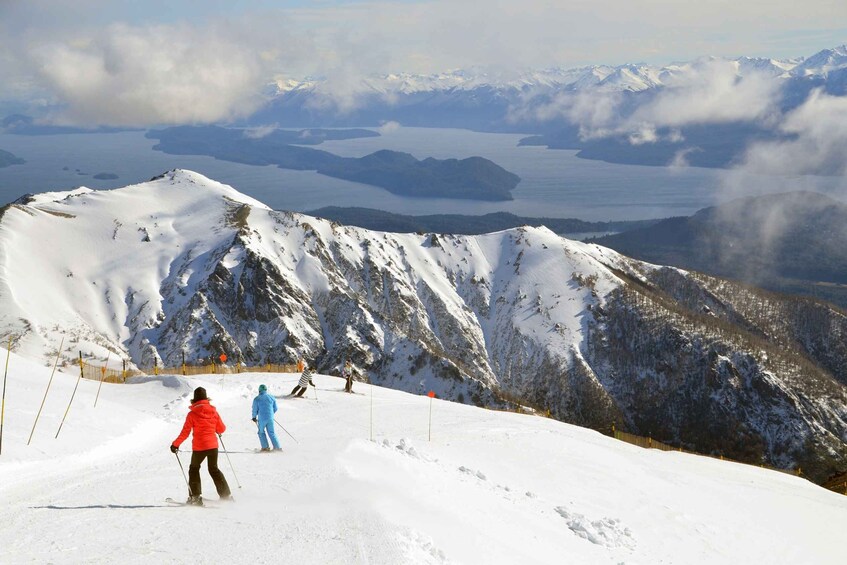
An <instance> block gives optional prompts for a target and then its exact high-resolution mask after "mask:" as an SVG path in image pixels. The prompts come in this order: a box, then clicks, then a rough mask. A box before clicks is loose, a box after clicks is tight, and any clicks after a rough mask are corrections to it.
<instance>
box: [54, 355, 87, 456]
mask: <svg viewBox="0 0 847 565" xmlns="http://www.w3.org/2000/svg"><path fill="white" fill-rule="evenodd" d="M81 380H82V351H80V352H79V378H78V379H77V380H76V386H74V391H73V392H72V393H71V399H70V401H69V402H68V407H67V409H66V410H65V415H64V416H62V421H61V422H60V423H59V429H58V430H56V438H58V437H59V432H61V431H62V426H64V425H65V418H67V417H68V412H70V411H71V404H73V401H74V396H76V389H77V388H79V381H81ZM56 438H53V439H56Z"/></svg>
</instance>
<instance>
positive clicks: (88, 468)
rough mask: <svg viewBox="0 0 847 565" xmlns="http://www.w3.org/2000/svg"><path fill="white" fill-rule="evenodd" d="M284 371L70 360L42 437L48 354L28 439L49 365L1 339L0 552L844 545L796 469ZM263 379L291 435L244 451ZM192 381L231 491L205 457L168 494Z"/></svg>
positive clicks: (596, 556) (709, 551)
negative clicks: (210, 370) (190, 490)
mask: <svg viewBox="0 0 847 565" xmlns="http://www.w3.org/2000/svg"><path fill="white" fill-rule="evenodd" d="M297 378H298V376H297V375H294V374H274V375H270V374H240V375H223V376H222V375H208V376H203V377H195V378H186V377H181V376H159V377H142V378H137V379H134V380H131V382H130V383H128V384H108V383H107V384H103V386H102V390H101V391H100V396H99V399H98V402H97V406H96V407H95V406H94V400H95V397H96V395H97V390H98V383H97V382H96V381H90V380H83V381H81V383H80V384H79V389H78V391H77V392H76V395H75V396H74V400H73V404H72V405H71V407H70V409H69V410H68V412H67V420H66V421H65V423H64V426H63V427H62V430H61V433H60V434H59V436H58V438H56V437H54V436H55V435H56V432H57V430H58V426H59V423H60V421H61V419H62V416H63V414H64V413H65V411H66V410H67V409H68V402H69V400H70V398H71V394H72V391H73V390H74V387H75V385H76V384H77V378H76V376H75V375H74V374H73V373H72V372H68V373H57V374H56V376H55V377H54V379H53V381H52V384H51V386H50V389H49V395H48V396H47V400H46V402H45V403H44V408H43V411H42V412H41V415H40V419H39V421H38V426H37V427H36V428H35V431H34V433H33V438H32V443H31V444H30V445H27V439H28V437H29V435H30V433H31V432H32V429H33V422H34V420H35V416H36V413H37V412H38V410H39V405H40V404H41V401H42V398H43V395H44V391H45V389H46V387H47V385H48V381H49V379H50V367H45V366H43V365H41V364H36V363H33V362H32V361H29V360H27V359H26V358H24V357H21V356H18V355H16V354H12V356H11V360H10V363H9V378H8V383H7V386H6V390H5V393H6V394H5V412H4V429H3V443H2V454H0V522H2V524H3V525H4V526H3V528H0V562H2V563H4V564H5V563H297V564H306V563H319V564H326V563H370V564H374V563H385V564H397V563H485V564H490V563H613V564H619V563H627V564H633V563H643V564H647V563H685V564H691V563H710V564H713V563H769V564H774V563H791V564H796V563H815V564H826V563H832V564H835V563H843V562H844V550H843V547H842V545H841V544H840V543H839V542H840V540H841V539H842V536H843V527H844V524H845V523H847V497H844V496H841V495H838V494H835V493H832V492H829V491H826V490H824V489H822V488H820V487H817V486H815V485H813V484H811V483H809V482H807V481H805V480H803V479H801V478H797V477H794V476H791V475H787V474H783V473H778V472H773V471H768V470H764V469H759V468H757V467H752V466H747V465H740V464H734V463H728V462H723V461H718V460H714V459H710V458H705V457H698V456H693V455H687V454H682V453H676V452H660V451H655V450H645V449H640V448H637V447H634V446H631V445H628V444H625V443H622V442H619V441H616V440H614V439H611V438H608V437H605V436H603V435H600V434H599V433H596V432H593V431H589V430H586V429H582V428H578V427H574V426H570V425H566V424H562V423H559V422H556V421H553V420H549V419H546V418H542V417H538V416H528V415H519V414H512V413H502V412H494V411H488V410H484V409H480V408H474V407H470V406H466V405H461V404H454V403H449V402H444V401H440V400H438V399H435V400H434V401H430V399H429V398H427V397H426V396H418V395H411V394H408V393H404V392H399V391H393V390H388V389H383V388H378V387H373V388H371V387H369V386H368V385H366V384H363V383H356V384H355V385H354V391H355V393H356V394H345V393H344V392H343V391H342V389H343V381H342V380H341V379H338V378H334V377H330V376H322V375H318V376H316V378H315V383H316V385H317V390H315V389H313V388H311V387H310V388H309V391H308V393H307V396H306V397H305V398H300V399H291V398H283V396H284V395H285V394H286V393H288V392H289V391H290V389H291V388H292V387H293V386H294V384H295V382H296V380H297ZM260 383H265V384H267V385H268V387H269V390H270V392H271V393H272V394H274V395H275V396H277V398H278V404H279V412H277V414H276V420H277V421H278V422H279V423H281V424H282V425H283V426H285V429H286V430H287V431H288V432H289V433H290V434H291V435H293V436H294V437H296V438H297V442H296V443H295V441H294V440H292V438H291V437H290V436H289V435H287V434H286V432H285V431H283V430H281V429H279V427H277V434H278V436H279V439H280V441H281V443H282V446H283V452H282V453H255V452H254V450H255V449H256V448H258V447H259V442H258V438H257V437H256V433H255V426H254V424H253V422H251V421H250V416H251V413H250V409H251V402H252V399H253V397H254V395H255V394H256V393H257V389H258V386H259V384H260ZM201 385H202V386H204V387H205V388H206V389H207V390H208V393H209V396H210V397H211V398H212V403H213V404H214V405H216V406H217V407H218V409H219V412H220V414H221V415H222V418H223V420H224V422H225V423H226V424H227V426H228V429H227V431H226V433H224V434H223V440H224V442H225V445H226V447H227V448H228V449H229V453H228V454H226V455H224V454H221V457H220V461H219V464H220V467H221V469H222V470H223V472H224V474H225V475H226V477H227V479H228V481H229V484H230V486H231V488H232V490H233V493H234V496H235V498H236V502H235V503H232V504H229V503H222V502H218V501H217V495H216V494H215V492H214V487H213V484H212V482H211V480H210V478H209V476H208V473H207V472H206V469H205V468H203V469H202V470H201V477H202V478H203V489H204V490H203V495H204V497H205V498H206V499H207V500H208V501H209V505H210V507H209V508H193V507H178V506H170V505H168V504H166V503H165V498H166V497H174V498H177V499H182V498H184V497H185V496H186V494H187V488H186V484H185V481H184V479H183V476H182V473H181V471H180V467H179V465H178V461H177V458H176V457H175V456H174V455H173V454H172V453H171V452H170V451H169V450H168V446H169V445H170V443H171V442H172V441H173V439H174V438H175V437H176V436H177V434H178V433H179V430H180V428H181V426H182V422H183V419H184V417H185V414H186V412H187V408H188V405H189V398H190V397H191V393H192V390H193V389H194V388H195V387H196V386H201ZM430 409H431V415H432V428H431V440H429V429H428V423H429V418H430ZM183 449H186V450H187V449H190V440H189V441H187V442H186V443H185V444H183ZM180 455H181V462H182V464H183V465H184V466H186V467H187V465H188V460H189V454H188V453H186V452H181V454H180ZM230 463H231V464H230Z"/></svg>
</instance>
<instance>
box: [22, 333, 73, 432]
mask: <svg viewBox="0 0 847 565" xmlns="http://www.w3.org/2000/svg"><path fill="white" fill-rule="evenodd" d="M63 345H65V336H62V341H60V342H59V350H58V351H57V352H56V362H55V363H53V372H52V373H50V380H49V381H47V389H46V390H45V391H44V398H42V399H41V406H39V407H38V414H36V415H35V422H33V423H32V431H31V432H29V439H28V440H26V444H27V445H29V443H30V442H31V441H32V434H34V433H35V425H36V424H37V423H38V417H39V416H41V409H42V408H44V403H45V402H46V401H47V393H48V392H50V383H52V382H53V375H55V374H56V365H58V364H59V355H61V354H62V346H63Z"/></svg>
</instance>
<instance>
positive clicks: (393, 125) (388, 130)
mask: <svg viewBox="0 0 847 565" xmlns="http://www.w3.org/2000/svg"><path fill="white" fill-rule="evenodd" d="M401 127H403V126H401V125H400V123H399V122H394V121H390V122H385V123H383V124H382V125H381V126H379V133H380V135H389V134H392V133H394V132H396V131H398V130H399V129H400V128H401Z"/></svg>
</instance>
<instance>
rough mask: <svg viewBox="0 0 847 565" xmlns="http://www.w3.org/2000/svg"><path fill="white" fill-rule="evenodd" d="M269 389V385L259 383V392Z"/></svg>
mask: <svg viewBox="0 0 847 565" xmlns="http://www.w3.org/2000/svg"><path fill="white" fill-rule="evenodd" d="M267 390H268V387H266V386H265V385H259V392H266V391H267Z"/></svg>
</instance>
